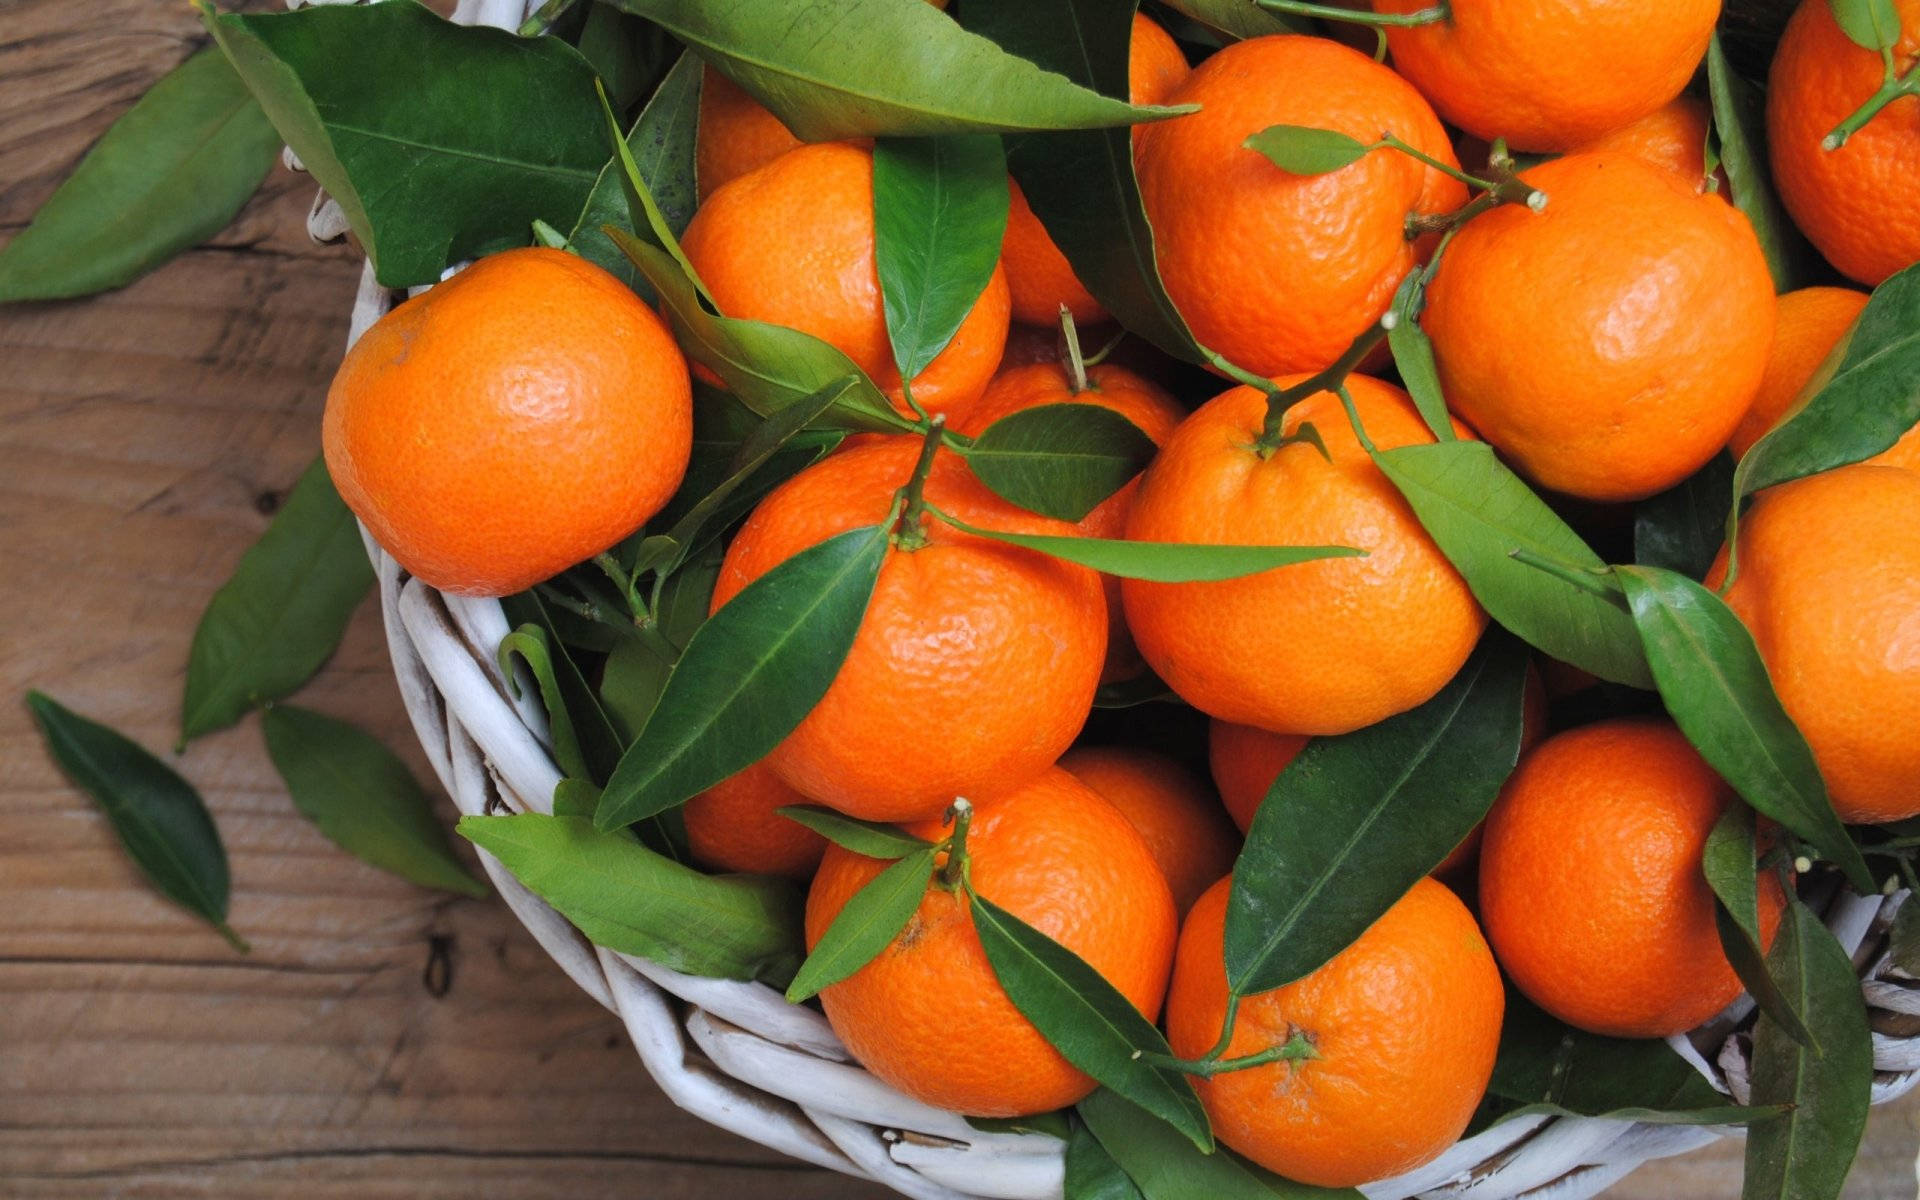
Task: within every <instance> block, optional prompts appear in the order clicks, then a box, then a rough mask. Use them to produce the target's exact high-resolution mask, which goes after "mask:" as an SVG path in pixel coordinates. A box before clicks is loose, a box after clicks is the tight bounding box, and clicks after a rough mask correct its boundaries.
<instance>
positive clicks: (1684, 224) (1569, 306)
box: [1424, 153, 1773, 500]
mask: <svg viewBox="0 0 1920 1200" xmlns="http://www.w3.org/2000/svg"><path fill="white" fill-rule="evenodd" d="M1525 178H1526V179H1527V180H1528V182H1530V183H1532V184H1533V185H1534V186H1536V187H1538V188H1540V189H1541V190H1543V191H1545V192H1546V193H1547V197H1548V199H1547V205H1546V208H1545V209H1544V210H1543V211H1540V212H1534V211H1533V210H1532V209H1530V208H1528V207H1526V206H1525V205H1518V204H1504V205H1501V206H1500V207H1499V208H1496V209H1493V210H1491V211H1489V212H1486V213H1483V214H1482V215H1480V216H1478V217H1475V218H1474V219H1473V220H1471V221H1469V222H1467V224H1466V225H1465V226H1463V227H1462V228H1461V230H1460V233H1459V235H1458V236H1456V237H1455V238H1454V240H1453V244H1452V245H1451V246H1450V247H1449V248H1448V250H1447V254H1446V259H1445V261H1443V262H1442V263H1441V265H1440V270H1439V271H1438V273H1437V274H1436V276H1435V278H1434V280H1433V283H1432V285H1431V287H1430V288H1429V289H1428V292H1427V310H1426V315H1425V318H1424V321H1425V325H1426V328H1427V332H1428V333H1429V334H1430V335H1431V336H1432V338H1433V349H1434V356H1435V359H1436V361H1437V364H1438V366H1439V369H1440V382H1441V385H1442V387H1443V388H1444V389H1445V391H1446V395H1447V401H1448V403H1449V404H1450V405H1451V406H1452V407H1453V409H1454V411H1455V412H1457V413H1459V414H1460V416H1461V418H1462V419H1463V420H1465V421H1467V422H1468V423H1469V424H1471V425H1472V426H1473V427H1474V428H1475V429H1476V430H1478V431H1479V433H1480V436H1481V437H1484V438H1486V439H1487V440H1488V441H1489V442H1492V443H1493V444H1494V446H1495V447H1496V448H1497V449H1498V450H1500V452H1501V453H1502V454H1503V455H1504V456H1505V457H1506V458H1508V459H1509V460H1511V461H1512V462H1513V464H1514V465H1515V466H1516V467H1518V468H1519V469H1520V470H1521V471H1522V472H1523V473H1524V474H1526V475H1528V476H1530V477H1531V478H1532V479H1533V480H1534V481H1535V482H1537V483H1539V484H1540V485H1542V486H1543V487H1547V488H1551V489H1553V490H1554V491H1558V492H1566V493H1568V494H1570V495H1574V496H1579V497H1582V498H1585V499H1588V500H1636V499H1641V498H1644V497H1646V496H1650V495H1652V494H1654V493H1655V492H1658V491H1662V490H1664V489H1665V488H1668V487H1671V486H1672V485H1674V484H1676V483H1678V482H1680V481H1681V480H1682V479H1685V478H1686V477H1687V476H1688V475H1691V474H1692V473H1693V472H1694V471H1696V470H1698V469H1699V468H1700V466H1701V465H1702V464H1704V463H1705V462H1706V461H1707V460H1708V459H1709V458H1712V457H1713V456H1714V454H1715V453H1717V452H1718V451H1719V449H1720V447H1721V446H1723V445H1725V444H1726V440H1727V435H1728V434H1730V433H1732V432H1733V429H1734V426H1735V425H1737V424H1739V422H1740V416H1741V414H1742V413H1744V412H1745V411H1746V408H1747V402H1748V401H1750V400H1751V399H1752V398H1753V394H1754V392H1755V391H1756V390H1757V389H1758V388H1759V386H1760V376H1761V373H1762V371H1763V370H1764V369H1765V365H1766V348H1767V345H1768V342H1769V341H1770V340H1771V338H1772V336H1773V279H1772V277H1771V276H1770V275H1769V274H1768V273H1767V262H1766V258H1765V257H1764V256H1763V255H1762V254H1761V251H1760V243H1759V241H1758V240H1757V239H1756V238H1755V237H1754V235H1753V227H1752V226H1751V225H1749V224H1748V223H1747V218H1746V217H1745V216H1744V215H1742V214H1741V213H1740V211H1739V210H1738V209H1736V208H1734V207H1733V206H1732V205H1731V204H1728V203H1727V202H1726V201H1724V200H1722V199H1721V198H1720V197H1718V196H1716V195H1709V194H1703V193H1701V192H1699V191H1697V190H1695V189H1694V188H1693V187H1691V186H1689V185H1688V184H1687V183H1685V182H1683V181H1682V180H1681V179H1680V178H1679V177H1677V176H1676V175H1674V174H1673V173H1672V172H1670V171H1663V170H1661V169H1660V168H1658V167H1654V166H1651V165H1649V164H1647V163H1646V162H1643V161H1641V160H1640V159H1638V158H1635V157H1633V156H1631V155H1626V154H1618V153H1615V154H1574V155H1569V156H1567V157H1566V158H1560V159H1555V160H1554V161H1552V162H1547V163H1543V164H1541V165H1540V166H1538V167H1535V168H1533V169H1532V170H1530V171H1528V172H1526V173H1525Z"/></svg>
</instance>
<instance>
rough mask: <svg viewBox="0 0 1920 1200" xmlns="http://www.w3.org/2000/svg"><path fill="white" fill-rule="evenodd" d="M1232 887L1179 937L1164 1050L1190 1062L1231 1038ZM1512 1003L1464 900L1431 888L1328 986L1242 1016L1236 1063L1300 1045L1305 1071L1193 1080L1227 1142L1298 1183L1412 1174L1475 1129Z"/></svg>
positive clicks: (1282, 991) (1334, 968) (1309, 982)
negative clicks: (1228, 951) (1228, 957)
mask: <svg viewBox="0 0 1920 1200" xmlns="http://www.w3.org/2000/svg"><path fill="white" fill-rule="evenodd" d="M1229 888H1230V881H1228V880H1225V879H1223V880H1221V881H1220V882H1219V883H1218V884H1215V885H1214V887H1213V889H1212V890H1210V891H1209V892H1207V894H1206V895H1204V896H1202V897H1201V898H1200V902H1199V903H1198V904H1195V905H1194V906H1193V911H1192V912H1191V913H1190V914H1188V916H1187V923H1186V927H1185V928H1184V929H1182V930H1181V931H1180V948H1179V952H1178V955H1177V956H1176V958H1175V960H1174V968H1173V983H1172V986H1171V987H1170V988H1169V989H1168V992H1167V1040H1168V1041H1169V1042H1170V1043H1172V1046H1173V1052H1174V1053H1175V1054H1178V1055H1180V1056H1182V1057H1185V1058H1194V1057H1198V1056H1200V1055H1203V1054H1205V1053H1206V1052H1207V1051H1209V1050H1211V1049H1212V1048H1213V1046H1214V1043H1215V1042H1217V1041H1218V1040H1219V1037H1220V1031H1221V1029H1222V1027H1223V1026H1224V1024H1225V1016H1226V1004H1227V972H1226V966H1225V963H1224V961H1223V959H1222V957H1221V954H1222V945H1223V933H1224V930H1225V927H1226V912H1227V896H1228V892H1229ZM1505 1007H1506V996H1505V994H1504V993H1503V992H1502V990H1501V986H1500V971H1499V969H1498V968H1497V967H1496V966H1495V965H1494V961H1493V955H1492V953H1491V952H1490V951H1489V950H1488V949H1487V943H1486V940H1485V939H1484V938H1482V937H1481V936H1480V930H1479V928H1478V927H1477V926H1475V925H1474V923H1473V916H1472V914H1470V913H1469V912H1468V911H1467V909H1466V906H1465V905H1463V904H1461V903H1460V901H1459V899H1458V898H1457V897H1455V896H1454V894H1453V893H1452V892H1450V891H1448V890H1447V889H1446V888H1444V887H1442V886H1441V885H1440V884H1437V883H1435V882H1433V881H1432V880H1430V879H1422V880H1421V881H1420V882H1418V883H1416V884H1414V885H1413V889H1412V890H1411V891H1409V892H1408V893H1407V894H1406V895H1405V896H1403V897H1401V898H1400V900H1399V901H1398V902H1397V903H1395V904H1394V906H1393V907H1392V908H1390V909H1388V910H1387V911H1386V913H1385V915H1383V916H1382V917H1381V918H1380V919H1379V920H1378V921H1376V922H1374V923H1373V925H1372V926H1371V927H1370V928H1369V929H1368V930H1367V931H1366V932H1365V933H1363V934H1361V935H1360V937H1359V938H1358V939H1357V940H1356V941H1355V942H1354V943H1353V944H1352V945H1351V946H1349V947H1347V948H1346V949H1345V950H1343V951H1341V952H1340V953H1339V954H1338V955H1336V956H1335V957H1334V958H1333V959H1332V961H1330V962H1328V963H1327V964H1326V965H1325V966H1323V967H1321V968H1320V969H1319V970H1317V971H1315V972H1313V973H1312V974H1311V975H1308V976H1307V977H1306V978H1304V979H1301V980H1298V981H1296V982H1294V983H1290V984H1288V985H1286V986H1285V987H1282V988H1279V989H1276V990H1274V991H1270V992H1262V993H1260V994H1258V995H1254V996H1248V997H1247V998H1246V999H1245V1000H1243V1001H1242V1002H1241V1004H1240V1012H1239V1019H1238V1020H1237V1022H1236V1023H1235V1025H1234V1033H1233V1040H1232V1042H1230V1043H1229V1044H1228V1047H1227V1052H1226V1057H1227V1058H1238V1057H1241V1056H1244V1055H1248V1054H1255V1053H1258V1052H1260V1051H1263V1050H1268V1049H1271V1048H1274V1047H1278V1046H1284V1045H1286V1044H1287V1043H1288V1042H1289V1041H1290V1040H1292V1039H1293V1038H1295V1037H1300V1038H1304V1039H1305V1040H1306V1042H1307V1043H1308V1044H1310V1045H1311V1046H1312V1048H1313V1056H1312V1057H1310V1058H1305V1059H1296V1060H1292V1061H1281V1062H1276V1063H1269V1064H1267V1065H1265V1066H1259V1067H1250V1068H1246V1069H1243V1070H1238V1071H1231V1072H1227V1073H1225V1074H1221V1075H1216V1076H1214V1077H1213V1078H1211V1079H1197V1080H1195V1081H1194V1087H1195V1088H1197V1089H1198V1090H1199V1092H1200V1102H1201V1103H1202V1104H1203V1105H1205V1106H1206V1110H1207V1116H1208V1118H1209V1119H1210V1120H1211V1121H1212V1122H1213V1129H1214V1132H1215V1133H1216V1134H1217V1135H1218V1136H1219V1138H1220V1140H1221V1141H1222V1142H1224V1143H1226V1144H1227V1145H1228V1146H1230V1147H1232V1148H1233V1149H1234V1150H1237V1151H1239V1152H1240V1153H1241V1154H1244V1155H1246V1156H1247V1157H1248V1158H1250V1159H1252V1160H1253V1161H1254V1162H1257V1163H1259V1164H1260V1165H1261V1166H1263V1167H1266V1168H1268V1169H1269V1170H1273V1171H1277V1172H1279V1173H1280V1174H1282V1175H1284V1176H1286V1177H1287V1178H1288V1179H1292V1180H1296V1181H1298V1182H1300V1183H1307V1184H1314V1185H1317V1186H1320V1187H1351V1186H1353V1185H1355V1184H1360V1183H1367V1182H1370V1181H1373V1180H1376V1179H1384V1178H1386V1177H1388V1176H1391V1175H1397V1174H1400V1173H1401V1172H1404V1171H1409V1170H1412V1169H1413V1168H1414V1167H1417V1166H1419V1165H1420V1164H1421V1163H1424V1162H1427V1161H1429V1160H1430V1159H1432V1158H1433V1157H1434V1156H1436V1155H1438V1154H1439V1153H1440V1152H1441V1151H1442V1150H1445V1149H1446V1148H1447V1147H1449V1146H1451V1145H1452V1144H1453V1143H1454V1141H1455V1140H1456V1139H1458V1138H1459V1136H1460V1134H1461V1133H1462V1132H1463V1131H1464V1130H1465V1129H1466V1127H1467V1122H1468V1120H1469V1119H1471V1118H1472V1116H1473V1111H1474V1109H1475V1108H1476V1107H1478V1105H1479V1103H1480V1099H1481V1097H1482V1096H1483V1095H1484V1094H1485V1093H1486V1090H1487V1081H1488V1080H1489V1079H1490V1078H1491V1077H1492V1075H1493V1059H1494V1053H1495V1051H1496V1050H1497V1049H1498V1046H1499V1042H1500V1020H1501V1016H1502V1014H1503V1012H1504V1010H1505Z"/></svg>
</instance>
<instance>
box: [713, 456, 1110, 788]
mask: <svg viewBox="0 0 1920 1200" xmlns="http://www.w3.org/2000/svg"><path fill="white" fill-rule="evenodd" d="M919 449H920V444H919V440H918V439H917V438H911V437H889V438H881V437H878V436H876V438H875V440H874V441H872V442H869V443H867V444H865V445H861V446H856V447H854V448H852V449H848V450H842V451H840V452H839V453H837V454H834V455H831V456H829V457H828V458H826V459H823V460H822V461H820V462H818V463H816V464H814V465H813V466H811V467H808V468H807V469H806V470H804V471H802V472H801V473H800V474H798V475H796V476H794V477H793V478H792V479H790V480H788V481H787V482H786V483H784V484H782V485H781V486H780V487H779V488H777V489H775V490H774V491H773V493H772V494H770V495H769V496H768V497H767V498H766V499H765V500H763V501H761V503H760V506H759V507H758V508H756V509H755V510H754V512H753V515H752V516H750V517H748V518H747V521H746V524H745V525H743V526H742V527H741V529H740V532H739V533H738V534H736V535H735V536H734V539H733V544H732V545H731V546H729V547H728V548H727V554H726V558H725V560H724V561H723V562H722V564H721V568H720V579H719V582H718V583H717V584H716V585H715V587H714V593H713V607H714V609H715V610H718V609H719V608H720V606H721V605H723V604H725V603H726V602H727V601H728V600H730V599H731V598H732V597H733V596H734V595H735V593H737V592H739V590H740V589H741V588H743V587H745V586H746V585H747V584H748V583H750V582H751V581H753V580H755V579H757V578H759V577H760V576H761V575H764V574H765V573H766V572H767V571H769V570H771V569H772V568H773V567H774V566H776V565H778V564H779V563H782V562H784V561H786V560H787V559H789V558H791V557H792V556H793V555H795V554H797V553H799V552H800V551H801V550H804V549H806V548H807V547H809V546H812V545H815V544H817V543H819V542H823V541H825V540H826V539H827V538H829V537H831V536H833V535H834V534H837V533H842V532H845V531H846V530H849V529H856V528H859V527H861V526H864V525H877V524H879V523H881V522H882V521H884V520H885V519H886V517H887V514H888V512H889V511H890V510H891V509H892V507H893V503H894V494H895V493H896V492H897V491H898V490H899V489H900V488H901V487H903V486H904V485H905V484H906V482H907V480H908V478H909V476H910V475H911V474H912V471H913V463H914V459H915V457H916V456H917V455H918V454H919ZM926 499H927V502H928V503H929V504H930V505H933V506H934V507H937V508H939V509H941V510H942V511H944V512H948V513H951V514H953V515H954V516H956V517H958V518H960V519H961V520H962V521H965V522H967V523H968V524H970V525H976V526H980V527H983V528H991V529H998V530H1005V531H1009V532H1016V533H1034V534H1055V535H1066V536H1071V535H1072V534H1073V533H1074V530H1073V527H1072V526H1070V525H1067V524H1066V523H1064V522H1061V521H1054V520H1049V519H1048V518H1046V517H1039V516H1035V515H1034V514H1032V513H1029V512H1026V511H1025V510H1022V509H1018V508H1015V507H1014V506H1013V505H1011V504H1008V503H1007V502H1006V501H1004V500H1001V499H1000V498H999V497H997V496H995V495H994V494H993V493H991V492H989V491H987V489H986V488H985V487H983V486H982V485H981V484H980V483H979V481H977V480H976V479H974V477H973V473H972V472H971V471H969V470H968V469H967V467H966V464H965V463H963V462H961V461H960V459H959V458H958V457H956V456H954V455H952V454H951V453H948V452H945V451H942V452H941V453H940V454H939V456H938V457H936V458H935V460H934V465H933V471H932V473H931V474H930V475H929V476H928V479H927V486H926ZM924 528H925V529H926V531H927V534H928V537H929V541H928V543H927V545H925V546H923V547H922V548H920V549H918V550H913V551H901V550H899V549H893V550H890V551H889V552H888V554H887V557H886V561H885V563H884V564H883V565H882V566H881V568H880V578H879V582H878V583H877V584H876V585H875V587H874V591H873V597H872V599H871V600H870V601H869V602H868V604H867V609H866V615H865V617H864V618H863V619H862V621H861V624H860V632H859V633H858V634H857V635H856V636H855V638H854V642H853V648H852V650H851V651H849V653H848V655H847V658H846V661H845V662H844V663H843V664H842V665H841V667H840V672H839V674H838V675H836V676H835V677H834V680H833V684H832V686H831V687H829V688H828V689H827V693H826V695H825V696H823V697H822V698H821V699H820V702H819V703H818V704H816V705H815V706H814V709H813V711H812V712H810V713H808V714H807V717H806V719H805V720H803V721H801V722H800V725H799V727H798V728H796V729H795V730H794V731H793V732H792V733H790V734H788V735H787V737H786V739H785V740H784V741H782V742H781V743H780V744H779V745H778V746H777V747H775V748H774V750H773V752H772V753H771V754H769V755H768V756H767V759H766V761H767V764H768V765H769V766H771V767H772V768H773V770H774V771H775V772H776V773H778V774H779V776H780V777H781V778H782V779H784V780H786V781H787V783H788V784H789V785H791V786H792V787H794V788H796V789H798V790H799V791H801V792H802V793H804V794H806V795H808V796H811V797H813V798H814V799H815V800H816V801H817V802H819V803H821V804H825V805H828V806H830V807H832V808H836V809H838V810H840V811H841V812H844V813H848V814H850V815H852V816H856V817H862V818H865V819H868V820H875V821H910V820H919V819H922V818H927V817H932V816H936V815H938V814H939V813H942V812H944V811H945V810H946V808H947V806H948V804H950V803H951V802H952V801H953V799H954V797H956V796H965V797H967V798H968V799H969V800H973V801H975V802H976V803H978V802H980V801H984V800H987V799H990V798H991V797H994V796H997V795H1000V794H1001V793H1003V792H1006V791H1008V790H1009V789H1012V788H1016V787H1019V786H1020V785H1021V784H1023V783H1025V782H1026V781H1028V780H1030V779H1032V778H1033V777H1034V776H1036V775H1038V774H1039V773H1040V772H1042V771H1044V770H1045V769H1046V768H1048V767H1050V766H1052V765H1053V763H1054V762H1055V760H1057V759H1058V758H1059V757H1060V755H1061V753H1062V752H1063V751H1064V750H1066V748H1067V747H1068V746H1069V745H1070V744H1071V743H1072V742H1073V739H1074V736H1075V735H1076V734H1078V733H1079V732H1080V726H1081V725H1082V724H1083V723H1084V722H1085V721H1086V717H1087V712H1088V710H1089V708H1090V707H1091V705H1092V703H1093V693H1094V689H1095V687H1097V686H1098V684H1099V680H1100V667H1101V663H1102V662H1103V661H1104V659H1105V656H1106V643H1107V614H1106V602H1105V600H1104V599H1103V598H1102V596H1101V594H1100V577H1099V576H1098V575H1097V574H1095V573H1094V572H1093V571H1090V570H1088V569H1087V568H1085V567H1080V566H1075V565H1073V564H1072V563H1067V562H1063V561H1061V560H1059V559H1055V558H1049V557H1047V556H1046V555H1043V554H1038V553H1036V552H1034V551H1031V550H1023V549H1020V548H1018V547H1015V546H1008V545H1005V544H1002V543H999V542H992V541H988V540H987V539H985V538H980V537H976V536H973V535H971V534H965V533H961V532H960V531H959V530H957V529H954V528H953V527H952V526H950V525H948V524H946V523H945V522H943V521H937V520H934V519H932V518H931V517H929V518H928V519H927V521H926V522H925V525H924Z"/></svg>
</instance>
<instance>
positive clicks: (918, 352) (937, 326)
mask: <svg viewBox="0 0 1920 1200" xmlns="http://www.w3.org/2000/svg"><path fill="white" fill-rule="evenodd" d="M1006 231H1007V156H1006V154H1005V153H1004V152H1002V151H1001V149H1000V139H999V138H997V137H995V136H994V135H992V134H990V133H987V134H981V133H975V134H954V135H950V136H946V137H920V138H881V139H879V140H878V141H876V142H874V144H873V259H874V266H875V268H876V269H877V270H878V271H879V274H880V296H881V299H882V300H883V302H884V307H885V310H886V317H887V337H888V339H889V340H890V341H891V342H892V345H893V361H894V363H895V365H897V366H898V367H899V368H900V378H902V379H908V380H911V379H914V378H915V377H917V376H918V375H919V374H920V372H921V371H922V370H924V369H925V368H926V366H927V364H928V363H930V362H932V361H933V360H934V358H935V357H937V356H938V355H939V353H940V352H941V351H942V350H945V349H946V348H947V343H948V342H950V341H952V340H953V335H954V333H955V331H957V330H958V329H959V328H960V322H962V321H964V320H965V319H966V316H967V313H969V312H970V311H972V309H973V303H974V301H976V300H978V299H979V298H980V293H981V292H983V291H985V290H986V287H987V283H988V281H989V280H991V279H992V278H993V272H994V269H995V268H996V267H998V266H999V265H1000V240H1001V238H1002V237H1003V236H1004V235H1005V233H1006Z"/></svg>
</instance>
